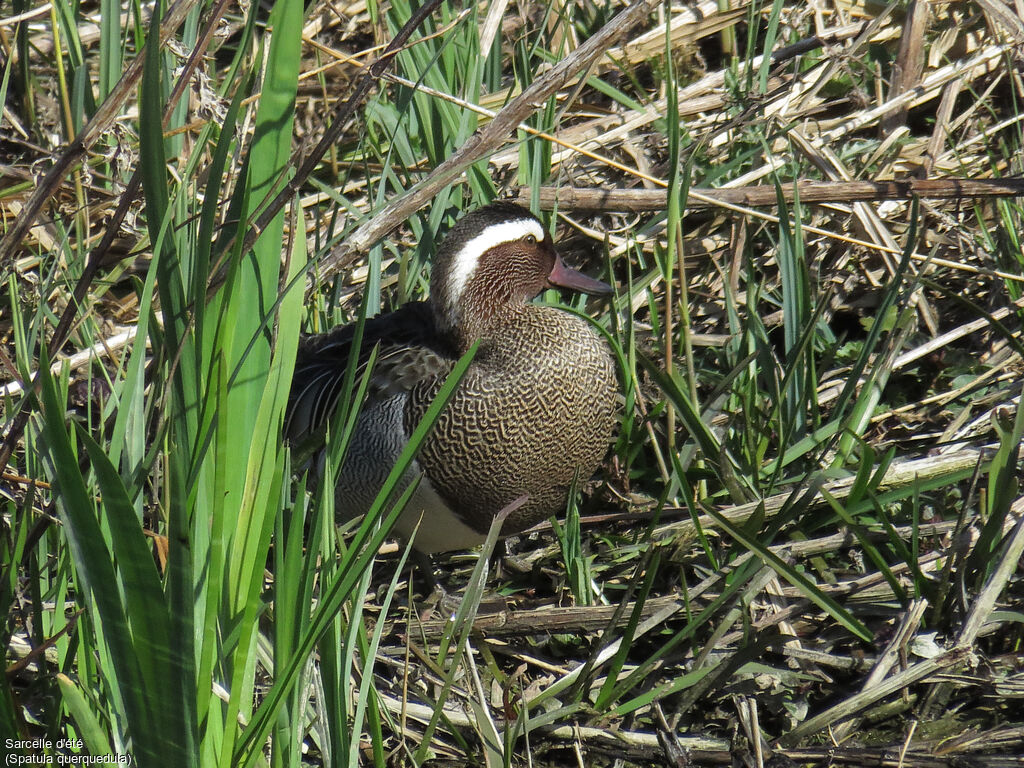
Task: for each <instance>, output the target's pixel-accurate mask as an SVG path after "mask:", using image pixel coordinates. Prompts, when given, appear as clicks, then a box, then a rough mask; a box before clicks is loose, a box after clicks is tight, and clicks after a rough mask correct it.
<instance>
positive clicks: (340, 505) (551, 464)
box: [285, 201, 621, 555]
mask: <svg viewBox="0 0 1024 768" xmlns="http://www.w3.org/2000/svg"><path fill="white" fill-rule="evenodd" d="M548 288H564V289H568V290H571V291H576V292H582V293H586V294H594V295H608V294H611V293H612V288H611V287H610V286H609V285H608V284H607V283H604V282H602V281H600V280H597V279H595V278H592V277H589V276H587V275H586V274H584V273H582V272H580V271H578V270H576V269H572V268H570V267H568V266H566V264H565V263H564V262H563V261H562V259H561V257H560V256H559V254H558V252H557V250H556V248H555V245H554V243H553V240H552V237H551V235H550V233H549V232H548V231H547V230H546V229H545V227H544V225H543V224H542V223H541V221H540V220H539V219H538V218H537V217H536V216H534V215H533V214H532V213H530V212H529V211H528V210H526V209H525V208H523V207H521V206H519V205H517V204H515V203H511V202H503V201H499V202H494V203H491V204H489V205H486V206H483V207H481V208H478V209H476V210H474V211H472V212H469V213H467V214H466V215H464V216H463V217H462V218H461V219H460V220H459V221H458V222H457V223H456V224H455V225H454V227H453V228H452V229H451V230H450V231H449V232H448V234H447V236H446V237H445V238H444V239H443V241H442V242H441V243H440V245H439V247H438V250H437V253H436V256H435V258H434V260H433V264H432V270H431V275H430V293H429V298H428V299H427V300H426V301H416V302H409V303H406V304H404V305H403V306H401V307H399V308H398V309H397V310H395V311H393V312H389V313H386V314H381V315H377V316H375V317H372V318H369V319H367V320H366V321H365V323H364V328H363V336H362V342H361V345H360V348H359V350H358V352H357V354H358V359H359V362H360V364H365V362H366V360H367V359H368V357H369V355H370V353H371V351H372V350H373V349H374V348H375V347H377V348H378V355H377V361H376V363H375V364H374V366H373V369H372V370H371V372H370V382H369V386H368V394H367V397H366V400H365V402H364V403H363V404H362V407H361V410H360V412H359V417H358V420H357V422H356V427H355V432H354V434H353V437H352V439H351V442H350V444H349V448H348V451H347V454H346V456H345V457H344V459H343V463H342V467H341V470H340V472H339V477H338V479H337V484H336V488H335V499H336V504H335V506H336V509H337V511H338V512H337V514H338V517H340V518H343V519H349V518H354V517H356V516H358V515H361V514H363V513H365V512H366V511H367V510H368V509H369V508H370V506H371V504H372V502H373V501H374V499H375V497H376V496H377V494H378V492H379V491H380V489H381V487H382V486H383V484H384V482H385V479H386V478H387V476H388V474H389V472H390V471H391V470H392V468H393V467H394V465H395V463H396V461H397V459H398V457H399V454H400V453H401V452H402V449H403V448H404V447H405V445H406V443H407V442H408V440H409V437H410V435H411V434H412V432H413V430H414V429H415V427H416V425H417V424H418V423H419V421H420V419H421V418H422V417H423V415H424V413H425V412H426V409H427V407H428V406H429V405H430V403H431V402H432V401H433V399H434V397H435V395H436V394H437V392H438V390H439V389H440V388H441V385H442V384H443V383H444V381H445V378H446V376H447V375H448V373H450V372H451V370H452V368H453V367H454V365H455V364H456V362H457V361H458V360H459V359H460V357H461V356H462V355H463V354H464V353H466V352H467V351H468V350H469V349H470V348H471V347H472V346H473V345H474V344H478V347H477V351H476V354H475V356H474V357H473V359H472V362H471V363H470V365H469V368H468V369H467V371H466V373H465V375H464V377H463V379H462V380H461V382H460V383H459V385H458V387H457V389H456V390H455V392H454V394H453V395H452V398H451V400H450V401H449V402H448V404H447V405H446V407H445V409H444V410H443V411H442V413H441V415H440V417H439V418H438V420H437V422H436V423H435V425H434V427H433V429H432V430H431V431H430V432H429V433H428V435H427V437H426V438H425V440H424V441H423V442H422V443H421V445H420V450H419V452H418V454H417V456H416V458H415V460H414V461H413V463H412V465H411V466H410V468H409V470H408V471H407V472H406V474H405V476H404V477H403V479H402V485H401V486H400V487H401V488H404V487H405V486H407V485H408V484H409V483H411V482H413V480H414V479H415V478H416V477H417V476H419V478H420V481H419V483H418V485H417V487H416V489H415V491H414V493H413V495H412V497H411V499H410V501H409V502H408V503H407V505H406V507H405V509H404V510H403V512H402V514H401V515H400V517H399V519H398V521H397V523H396V527H395V530H396V531H397V533H398V534H399V535H400V536H401V537H402V538H404V539H406V540H410V539H412V544H413V548H414V550H415V551H416V552H417V553H419V554H421V555H433V554H437V553H441V552H450V551H455V550H463V549H470V548H472V547H475V546H477V545H479V544H481V543H482V542H483V541H484V539H485V538H486V535H487V532H488V529H489V527H490V525H491V522H492V521H493V520H494V518H495V516H496V515H498V513H499V512H501V511H502V510H504V509H505V508H506V507H509V506H510V505H511V506H514V504H513V502H517V503H519V504H520V506H518V508H516V509H514V511H512V512H511V513H510V514H509V515H508V517H507V519H506V520H505V522H504V524H503V527H502V530H501V536H502V537H503V538H504V537H506V536H509V535H512V534H516V533H520V532H522V531H524V530H526V529H527V528H530V527H532V526H533V525H535V524H536V523H538V522H540V521H541V520H544V519H546V518H548V517H550V516H552V515H555V514H557V513H559V512H561V511H563V510H564V509H565V506H566V502H567V499H568V495H569V493H570V491H571V489H572V488H573V487H574V485H576V484H577V483H579V482H583V481H586V480H589V479H590V478H591V477H592V476H593V474H594V473H595V471H596V470H597V469H598V467H599V465H600V463H601V462H602V461H603V459H604V458H605V456H606V455H607V453H608V451H609V448H610V446H611V444H612V441H613V440H614V436H615V433H616V430H617V427H618V423H619V410H620V408H619V404H620V402H621V396H620V389H619V385H618V377H617V375H616V366H615V363H614V358H613V356H612V352H611V349H610V347H609V345H608V343H607V342H606V341H605V340H604V338H602V337H601V335H600V334H599V333H598V332H597V331H596V330H594V328H593V327H591V325H590V324H589V323H588V322H587V321H586V320H584V319H583V318H581V317H579V316H577V315H575V314H572V313H570V312H567V311H565V310H563V309H560V308H558V307H555V306H550V305H542V304H537V303H534V301H533V300H534V299H535V298H536V297H537V296H538V295H539V294H540V293H541V292H542V291H544V290H546V289H548ZM354 333H355V326H354V325H344V326H340V327H338V328H335V329H333V330H331V331H329V332H327V333H324V334H319V335H313V336H307V337H304V338H303V339H301V340H300V344H299V350H298V354H297V359H296V365H295V373H294V376H293V381H292V387H291V392H290V395H289V402H288V407H287V411H286V419H285V436H286V437H287V438H288V439H289V440H290V441H292V442H293V443H296V442H301V441H302V440H304V439H306V438H308V437H309V436H310V435H312V434H315V433H316V432H317V430H318V429H320V428H321V427H322V426H323V424H324V423H325V422H326V421H327V420H328V419H329V418H330V416H331V414H332V413H333V412H334V410H335V408H336V406H337V400H338V397H339V393H340V390H341V387H342V380H343V378H344V375H345V371H346V368H347V366H348V362H349V358H350V355H351V354H352V353H353V349H352V345H353V343H354ZM322 431H323V430H320V432H321V434H322ZM413 537H414V538H413Z"/></svg>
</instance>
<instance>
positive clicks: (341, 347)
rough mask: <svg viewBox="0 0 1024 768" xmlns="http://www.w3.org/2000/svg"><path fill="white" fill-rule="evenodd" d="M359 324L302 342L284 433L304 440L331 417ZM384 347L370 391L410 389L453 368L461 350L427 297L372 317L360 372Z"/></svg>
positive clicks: (387, 392)
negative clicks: (443, 330) (443, 332)
mask: <svg viewBox="0 0 1024 768" xmlns="http://www.w3.org/2000/svg"><path fill="white" fill-rule="evenodd" d="M354 336H355V325H345V326H341V327H340V328H336V329H334V330H333V331H330V332H329V333H324V334H319V335H315V336H306V337H305V338H303V339H301V340H300V341H299V349H298V354H297V357H296V361H295V374H294V376H293V378H292V389H291V393H290V395H289V397H288V412H287V415H286V418H285V430H284V431H285V436H286V437H287V438H288V439H290V440H293V441H296V440H299V441H301V440H302V439H303V438H305V437H307V436H309V435H311V434H312V433H314V432H315V431H316V430H318V429H319V428H320V427H321V426H323V424H324V423H325V422H326V421H327V420H328V419H329V418H330V416H331V414H332V413H333V412H334V409H335V406H336V405H337V401H338V396H339V395H340V394H341V388H342V386H343V383H344V379H345V371H346V369H347V368H348V363H349V359H350V357H351V355H352V354H353V346H352V345H353V342H354ZM378 346H379V351H378V353H377V360H376V362H375V363H374V366H373V371H372V373H371V377H370V385H369V388H370V396H371V397H378V398H379V397H387V396H390V395H397V394H400V393H404V392H408V391H409V390H410V389H412V388H413V387H414V386H415V385H416V384H417V383H418V382H419V381H422V380H423V379H430V378H433V377H434V376H437V375H443V374H445V373H447V371H449V370H451V367H452V365H453V363H454V361H455V360H456V359H457V355H456V354H455V352H454V350H453V349H452V348H451V346H450V345H449V344H448V343H447V341H446V340H445V339H443V338H442V337H441V336H440V335H439V334H438V332H437V329H436V326H435V324H434V315H433V312H432V311H431V309H430V305H429V304H427V303H426V302H412V303H410V304H406V305H404V306H402V307H401V308H400V309H398V310H396V311H395V312H390V313H388V314H385V315H378V316H377V317H372V318H369V319H367V321H366V323H365V324H364V326H363V338H362V343H361V344H360V345H359V349H358V350H357V351H356V355H357V365H358V370H357V375H361V374H362V373H363V371H364V369H365V367H366V364H367V362H368V361H369V358H370V353H371V352H372V351H373V349H374V347H378Z"/></svg>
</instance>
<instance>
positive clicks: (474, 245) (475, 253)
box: [448, 219, 544, 303]
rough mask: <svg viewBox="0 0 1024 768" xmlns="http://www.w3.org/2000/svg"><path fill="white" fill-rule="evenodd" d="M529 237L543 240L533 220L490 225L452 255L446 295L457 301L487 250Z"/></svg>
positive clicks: (542, 234) (541, 228) (535, 221)
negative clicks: (453, 256)
mask: <svg viewBox="0 0 1024 768" xmlns="http://www.w3.org/2000/svg"><path fill="white" fill-rule="evenodd" d="M530 235H533V236H534V237H535V238H537V241H538V242H539V241H541V240H543V239H544V229H543V227H541V225H540V222H539V221H537V220H536V219H517V220H515V221H503V222H501V223H500V224H491V226H489V227H487V228H486V229H484V231H483V232H481V233H480V234H479V235H477V236H476V237H474V238H473V239H472V240H468V241H467V242H466V243H464V244H463V246H462V248H461V249H459V252H458V253H457V254H456V255H455V259H454V262H453V263H452V272H451V277H450V278H449V286H448V296H449V297H450V298H451V301H452V302H453V303H454V302H457V301H458V299H459V296H460V295H461V294H462V291H463V290H465V288H466V284H467V283H468V282H469V279H470V278H471V277H472V276H473V272H475V271H476V265H477V263H478V262H479V261H480V257H481V256H483V255H484V254H485V253H486V252H487V251H488V250H490V249H491V248H493V247H494V246H496V245H501V244H502V243H511V242H513V241H515V240H522V239H523V238H524V237H529V236H530Z"/></svg>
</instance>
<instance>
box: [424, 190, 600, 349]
mask: <svg viewBox="0 0 1024 768" xmlns="http://www.w3.org/2000/svg"><path fill="white" fill-rule="evenodd" d="M551 287H559V288H569V289H572V290H574V291H581V292H583V293H593V294H607V293H611V290H612V289H611V287H610V286H608V285H607V284H606V283H603V282H601V281H600V280H595V279H594V278H592V277H587V276H586V275H584V274H583V273H582V272H578V271H576V270H575V269H571V268H569V267H567V266H565V264H564V263H562V259H561V257H559V255H558V252H557V251H556V250H555V245H554V242H553V241H552V240H551V235H549V234H548V233H547V232H546V231H545V229H544V226H543V225H542V224H541V223H540V221H539V220H538V219H537V217H536V216H534V215H533V214H532V213H530V212H529V211H528V210H526V209H525V208H523V207H521V206H518V205H516V204H515V203H509V202H497V203H491V204H490V205H487V206H485V207H483V208H479V209H477V210H475V211H473V212H472V213H468V214H466V215H465V216H464V217H463V218H462V219H460V220H459V222H458V223H457V224H456V225H455V226H454V227H453V228H452V230H451V232H449V233H448V236H447V237H446V238H445V240H444V242H443V243H442V244H441V247H440V248H439V249H438V252H437V256H436V257H435V259H434V267H433V272H432V273H431V277H430V297H431V299H430V300H431V303H432V304H433V306H434V314H435V318H436V320H437V324H438V327H439V330H441V331H442V332H444V333H448V334H450V335H451V336H452V337H454V338H456V339H458V340H459V342H461V343H460V346H463V345H465V346H468V344H470V343H472V340H473V339H475V338H480V337H484V336H486V335H487V333H488V331H489V330H490V329H491V328H493V327H494V324H495V323H500V322H501V319H502V318H503V317H507V316H508V314H509V313H510V312H514V311H516V310H517V309H518V308H520V307H522V306H523V305H525V304H526V303H527V302H529V301H530V300H531V299H533V298H534V297H535V296H537V295H538V294H539V293H540V292H541V291H543V290H544V289H545V288H551Z"/></svg>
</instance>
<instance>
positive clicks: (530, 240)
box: [526, 235, 537, 245]
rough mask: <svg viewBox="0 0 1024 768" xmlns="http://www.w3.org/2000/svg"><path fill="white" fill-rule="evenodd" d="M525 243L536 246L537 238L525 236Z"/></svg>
mask: <svg viewBox="0 0 1024 768" xmlns="http://www.w3.org/2000/svg"><path fill="white" fill-rule="evenodd" d="M526 242H528V243H529V244H530V245H536V244H537V236H536V235H527V236H526Z"/></svg>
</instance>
